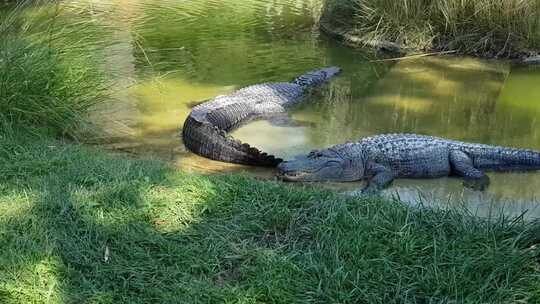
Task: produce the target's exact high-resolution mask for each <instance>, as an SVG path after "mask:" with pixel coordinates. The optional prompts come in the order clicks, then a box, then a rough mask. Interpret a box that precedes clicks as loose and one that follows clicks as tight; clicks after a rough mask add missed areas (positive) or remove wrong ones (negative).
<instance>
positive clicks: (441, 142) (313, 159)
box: [278, 134, 540, 193]
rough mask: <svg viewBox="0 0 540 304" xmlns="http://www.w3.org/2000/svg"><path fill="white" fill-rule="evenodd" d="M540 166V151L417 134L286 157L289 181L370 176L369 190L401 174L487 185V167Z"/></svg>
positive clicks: (381, 137)
mask: <svg viewBox="0 0 540 304" xmlns="http://www.w3.org/2000/svg"><path fill="white" fill-rule="evenodd" d="M538 169H540V152H538V151H533V150H524V149H514V148H506V147H498V146H490V145H484V144H473V143H465V142H460V141H454V140H447V139H443V138H438V137H432V136H423V135H415V134H386V135H377V136H372V137H366V138H363V139H361V140H360V141H359V142H356V143H346V144H341V145H336V146H333V147H330V148H328V149H324V150H318V151H312V152H311V153H309V154H308V155H302V156H297V157H296V158H295V159H293V160H291V161H287V162H282V163H281V164H280V165H279V166H278V171H279V173H278V176H280V177H281V178H282V179H283V180H285V181H338V182H341V181H343V182H344V181H357V180H361V179H368V184H367V186H366V187H365V188H364V189H363V190H362V192H363V193H375V192H377V191H379V190H381V189H383V188H384V187H386V186H388V185H389V184H390V183H391V182H392V181H393V180H394V179H395V178H436V177H443V176H450V175H454V176H460V177H463V178H464V179H465V182H464V185H465V186H468V187H471V188H473V189H476V190H483V189H485V187H487V186H488V185H489V178H488V177H487V175H486V174H485V173H484V171H527V170H538Z"/></svg>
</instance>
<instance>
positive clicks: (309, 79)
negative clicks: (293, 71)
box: [293, 66, 341, 87]
mask: <svg viewBox="0 0 540 304" xmlns="http://www.w3.org/2000/svg"><path fill="white" fill-rule="evenodd" d="M339 73H341V68H338V67H335V66H332V67H327V68H322V69H318V70H314V71H310V72H307V73H305V74H304V75H300V76H299V77H298V78H296V79H295V80H294V81H293V82H294V83H296V84H299V85H301V86H305V87H309V86H316V85H319V84H321V83H323V82H326V81H328V80H330V78H332V77H334V76H336V75H338V74H339Z"/></svg>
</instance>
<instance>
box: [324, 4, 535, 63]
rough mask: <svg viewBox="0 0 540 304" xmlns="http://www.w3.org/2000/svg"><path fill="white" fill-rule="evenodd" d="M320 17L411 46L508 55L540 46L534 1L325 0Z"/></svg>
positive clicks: (361, 33) (366, 36)
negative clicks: (322, 14)
mask: <svg viewBox="0 0 540 304" xmlns="http://www.w3.org/2000/svg"><path fill="white" fill-rule="evenodd" d="M323 20H325V21H326V22H330V23H331V24H333V25H334V26H339V27H345V28H349V29H350V30H351V33H352V34H353V35H355V36H358V37H359V38H361V39H362V40H364V41H390V42H396V43H398V44H399V45H402V46H403V47H405V48H410V49H415V50H433V49H435V50H451V51H457V52H460V53H466V54H475V55H482V56H488V57H494V56H496V57H504V56H510V57H512V56H516V55H519V54H520V53H522V52H527V51H531V50H539V49H540V1H538V0H504V1H501V0H400V1H395V0H326V1H325V13H324V18H323Z"/></svg>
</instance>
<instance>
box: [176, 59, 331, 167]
mask: <svg viewBox="0 0 540 304" xmlns="http://www.w3.org/2000/svg"><path fill="white" fill-rule="evenodd" d="M340 71H341V70H340V69H339V68H337V67H328V68H324V69H320V70H315V71H311V72H308V73H306V74H304V75H301V76H299V77H298V78H296V79H294V80H293V81H292V82H278V83H264V84H258V85H253V86H249V87H246V88H243V89H240V90H238V91H236V92H234V93H232V94H230V95H225V96H218V97H215V98H214V99H212V100H210V101H208V102H205V103H203V104H200V105H198V106H196V107H194V108H193V110H192V111H191V113H190V114H189V116H188V118H187V119H186V121H185V123H184V127H183V130H182V136H183V140H184V144H185V145H186V147H187V148H188V149H190V150H191V151H193V152H194V153H197V154H199V155H201V156H204V157H207V158H210V159H214V160H219V161H224V162H230V163H237V164H245V165H257V166H269V167H272V166H276V165H277V164H279V163H280V162H281V161H282V160H281V159H279V158H276V157H274V156H273V155H268V154H266V153H263V152H261V151H259V150H258V149H256V148H253V147H250V146H249V145H248V144H242V143H241V142H239V141H237V140H234V139H233V138H232V137H231V136H228V135H227V133H228V132H230V131H231V130H233V129H234V128H237V127H238V126H240V125H241V124H242V123H245V122H247V121H249V120H252V119H256V118H260V117H264V116H267V115H272V114H276V113H282V112H284V111H285V110H286V109H287V108H288V107H290V106H292V105H294V104H297V103H298V102H300V101H301V100H302V99H303V97H304V96H305V95H306V93H307V91H308V89H309V88H310V87H314V86H317V85H320V84H322V83H324V82H326V81H328V80H329V79H330V78H332V77H333V76H335V75H337V74H338V73H339V72H340Z"/></svg>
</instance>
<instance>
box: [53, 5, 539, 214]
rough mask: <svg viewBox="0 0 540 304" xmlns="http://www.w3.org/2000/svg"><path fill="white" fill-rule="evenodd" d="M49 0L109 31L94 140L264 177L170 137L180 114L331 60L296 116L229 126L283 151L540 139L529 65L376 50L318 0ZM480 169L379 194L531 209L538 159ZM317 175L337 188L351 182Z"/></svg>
mask: <svg viewBox="0 0 540 304" xmlns="http://www.w3.org/2000/svg"><path fill="white" fill-rule="evenodd" d="M61 6H62V7H61V10H60V14H61V15H62V16H64V17H66V18H65V20H67V21H64V22H73V26H74V27H76V26H77V25H76V23H75V22H76V21H75V20H77V18H75V17H77V16H79V17H80V16H85V17H87V18H88V17H90V18H94V19H95V21H96V23H97V24H99V25H100V26H103V27H104V28H106V29H107V30H106V31H104V36H106V39H108V40H110V41H111V43H108V44H107V45H106V46H104V47H103V49H102V50H101V52H102V56H103V58H104V64H103V69H105V70H106V71H107V72H108V73H109V74H110V75H113V77H114V79H115V80H116V83H117V85H116V88H115V90H114V97H115V101H114V103H113V104H110V105H108V106H107V108H106V109H101V110H100V112H99V114H98V115H96V117H94V120H95V122H97V123H98V124H100V125H101V126H102V127H103V128H104V129H105V130H107V133H108V135H107V136H106V138H104V139H101V140H100V145H101V146H103V147H105V148H108V149H113V150H121V151H127V152H130V153H134V154H140V155H144V156H146V157H148V156H149V157H156V158H159V159H163V160H166V161H169V162H171V163H174V164H175V165H176V166H178V167H179V168H180V169H182V170H187V171H195V172H203V173H219V172H247V174H251V175H253V176H256V177H262V178H272V176H273V173H274V172H273V171H272V170H270V169H263V168H248V167H243V166H237V165H230V164H224V163H220V162H214V161H210V160H207V159H204V158H202V157H199V156H196V155H193V154H192V153H190V152H189V151H187V150H186V149H185V148H184V147H183V145H182V143H181V138H180V132H181V127H182V124H183V121H184V119H185V118H186V116H187V115H188V113H189V111H190V109H191V108H192V107H193V106H194V105H196V104H198V103H200V102H201V101H203V100H205V99H208V98H211V97H213V96H216V95H220V94H226V93H229V92H232V91H234V90H235V89H238V88H241V87H243V86H247V85H250V84H256V83H261V82H269V81H288V80H291V79H292V78H294V77H295V76H297V75H299V74H301V73H303V72H305V71H308V70H310V69H314V68H318V67H322V66H329V65H336V66H340V67H342V68H343V71H344V72H343V73H342V75H340V76H339V77H338V78H337V79H335V81H333V82H331V83H330V84H329V85H327V86H325V87H323V88H321V89H320V90H318V92H317V93H316V94H315V95H314V96H313V97H311V98H310V99H309V100H307V101H305V102H304V103H302V104H301V105H299V106H298V107H297V108H295V109H293V110H291V113H290V116H291V120H292V121H294V122H295V123H292V124H287V123H286V124H273V123H270V122H268V121H255V122H252V123H250V124H248V125H246V126H244V127H242V128H240V129H238V130H236V131H235V132H234V134H233V135H234V136H235V137H236V138H237V139H240V140H242V141H243V142H247V143H250V144H251V145H252V146H256V147H258V148H260V149H262V150H264V151H266V152H269V153H272V154H275V155H278V156H281V157H284V158H290V157H292V156H293V155H295V154H298V153H305V152H308V151H310V150H311V149H313V148H322V147H327V146H329V145H333V144H337V143H343V142H345V141H347V140H352V141H354V140H357V139H358V138H360V137H363V136H368V135H373V134H380V133H388V132H392V133H394V132H412V133H420V134H427V135H435V136H441V137H446V138H451V139H456V140H463V141H471V142H478V143H486V144H495V145H505V146H512V147H524V148H525V147H526V148H534V149H540V120H539V119H538V118H539V117H540V86H539V85H538V83H539V82H540V70H535V69H532V68H525V67H515V66H512V65H510V64H509V63H506V62H501V61H487V60H479V59H474V58H466V57H423V58H417V59H409V60H400V61H389V60H384V58H377V57H375V56H374V55H373V54H371V53H369V52H363V51H359V50H353V49H350V48H347V47H344V46H342V45H341V44H340V43H338V42H336V41H334V40H332V39H330V38H327V37H325V36H324V35H323V34H321V33H320V32H319V31H318V27H317V21H318V18H319V17H320V11H321V6H322V4H321V1H319V0H273V1H267V0H241V1H240V0H189V1H173V0H129V1H127V0H125V1H122V0H118V1H113V0H102V1H91V2H88V1H65V2H63V4H62V5H61ZM69 20H73V21H69ZM104 39H105V38H104ZM489 175H490V177H491V181H492V183H491V186H490V188H489V189H488V190H487V191H485V192H475V191H471V190H468V189H464V188H463V186H462V184H461V181H460V180H458V179H453V178H443V179H436V180H398V181H396V182H395V183H394V185H393V187H391V188H390V189H388V190H386V191H385V195H387V196H398V197H399V198H400V199H401V200H403V201H406V202H409V203H411V204H420V203H422V204H426V205H430V206H441V207H448V206H451V207H459V208H462V207H465V208H467V209H469V210H470V212H472V213H474V214H479V215H490V214H496V213H498V212H500V210H504V212H505V213H506V214H508V215H520V214H522V213H525V216H526V217H539V216H540V208H539V207H537V206H538V205H539V203H538V202H539V200H538V198H539V197H540V173H525V174H521V173H506V174H493V173H490V174H489ZM323 185H324V186H328V187H331V188H337V189H339V190H340V191H343V190H353V189H358V188H359V187H361V186H362V183H360V182H359V183H347V184H323Z"/></svg>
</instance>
